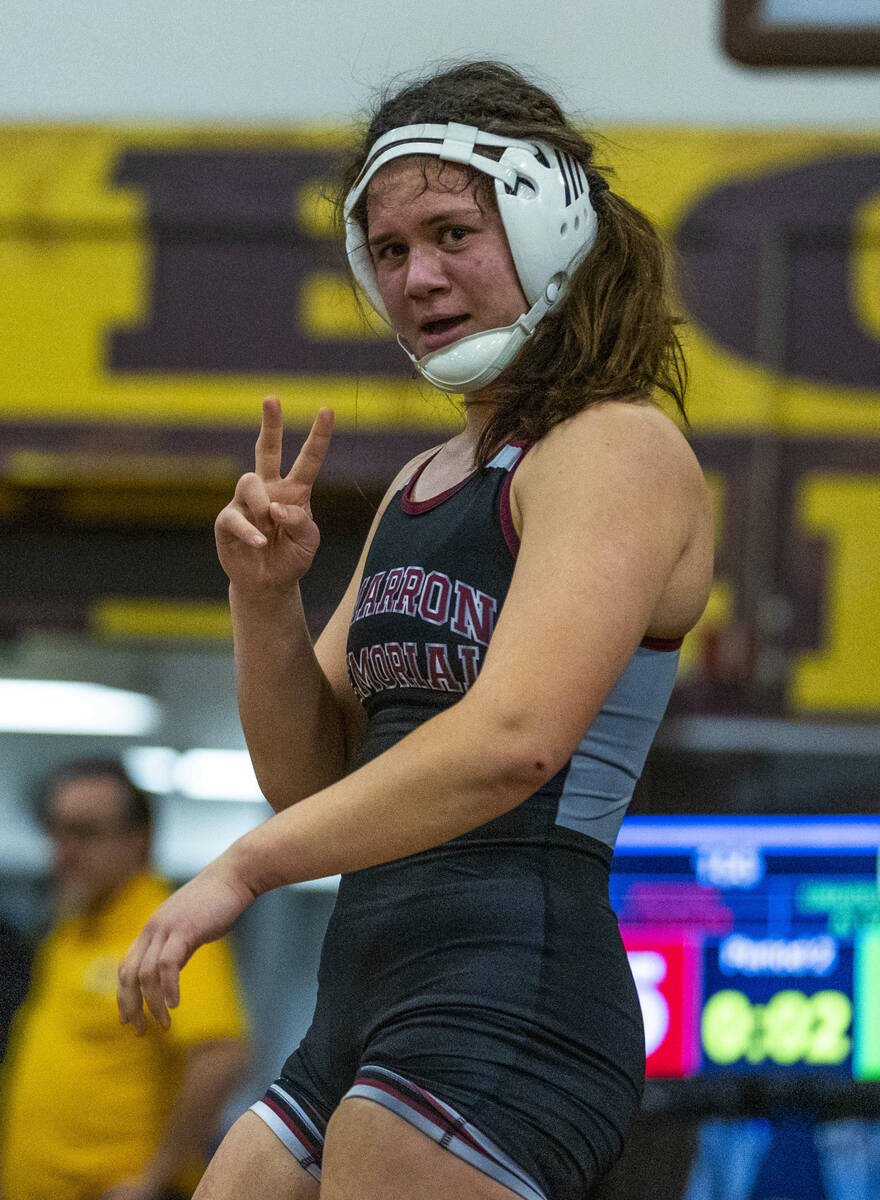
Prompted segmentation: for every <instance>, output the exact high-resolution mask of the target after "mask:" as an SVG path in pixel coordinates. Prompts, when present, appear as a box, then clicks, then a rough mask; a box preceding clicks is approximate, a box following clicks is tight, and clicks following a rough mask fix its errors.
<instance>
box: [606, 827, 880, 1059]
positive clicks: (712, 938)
mask: <svg viewBox="0 0 880 1200" xmlns="http://www.w3.org/2000/svg"><path fill="white" fill-rule="evenodd" d="M878 853H880V817H878V818H861V817H810V818H801V817H788V818H784V819H780V818H778V817H773V818H727V817H714V818H713V817H709V818H706V817H703V818H699V819H693V818H689V817H651V818H648V817H630V818H628V819H627V820H626V821H625V822H624V824H623V827H622V829H621V832H620V836H619V838H618V842H617V847H616V850H615V856H614V864H613V866H612V874H611V903H612V906H613V907H614V909H615V911H616V912H617V915H618V920H619V922H620V928H621V933H622V936H623V941H624V945H625V946H626V949H627V954H628V957H629V962H630V967H631V969H632V972H633V977H634V979H635V982H636V987H637V989H638V993H639V1000H640V1002H641V1007H642V1016H643V1018H644V1024H645V1043H646V1052H647V1072H648V1075H649V1077H655V1078H686V1077H689V1076H693V1075H697V1074H700V1075H704V1076H705V1075H709V1074H721V1073H724V1072H736V1073H738V1074H742V1073H744V1072H756V1071H760V1072H777V1073H781V1072H792V1071H798V1072H808V1073H812V1074H816V1073H819V1072H824V1073H831V1074H833V1075H835V1076H837V1077H838V1078H840V1079H846V1078H849V1079H855V1080H880V887H878Z"/></svg>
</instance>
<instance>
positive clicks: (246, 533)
mask: <svg viewBox="0 0 880 1200" xmlns="http://www.w3.org/2000/svg"><path fill="white" fill-rule="evenodd" d="M283 432H284V425H283V422H282V419H281V404H280V402H279V401H278V399H277V397H275V396H267V397H266V399H265V400H264V401H263V418H262V422H261V424H260V436H259V437H258V438H257V445H256V450H255V453H254V468H255V469H254V470H253V471H249V472H248V473H247V474H246V475H242V477H241V479H239V481H238V483H237V485H236V488H235V495H234V496H233V498H232V500H230V502H229V504H227V505H226V507H225V508H224V509H223V510H222V512H221V513H220V514H219V516H218V517H217V520H216V521H215V522H214V536H215V538H216V541H217V554H218V556H219V558H220V563H221V566H222V567H223V570H224V571H225V572H226V574H227V575H228V576H229V578H230V580H231V582H232V583H234V584H235V586H236V587H237V588H238V589H239V590H240V591H243V592H246V591H253V592H256V591H262V592H265V590H266V589H269V590H275V591H284V590H286V589H288V588H289V587H290V586H291V585H292V584H294V583H296V582H297V580H299V579H302V577H303V575H305V573H306V571H308V569H309V567H310V566H311V564H312V559H313V558H314V556H315V551H316V550H317V549H318V543H319V542H320V540H321V537H320V534H319V532H318V527H317V525H316V524H315V522H314V521H313V520H312V509H311V496H312V486H313V485H314V482H315V479H316V478H317V476H318V472H319V471H320V469H321V466H322V464H323V462H324V458H325V457H326V454H327V448H328V447H329V445H330V438H331V435H332V432H333V412H332V410H331V409H329V408H322V409H321V410H320V411H319V412H318V415H317V416H316V417H315V419H314V421H313V423H312V428H311V429H310V430H309V435H308V437H307V438H306V440H305V442H304V443H303V446H302V449H301V450H300V452H299V454H298V455H297V457H296V461H295V462H294V464H293V466H292V467H291V468H290V470H289V471H288V472H287V474H286V475H285V476H283V477H282V475H281V443H282V438H283Z"/></svg>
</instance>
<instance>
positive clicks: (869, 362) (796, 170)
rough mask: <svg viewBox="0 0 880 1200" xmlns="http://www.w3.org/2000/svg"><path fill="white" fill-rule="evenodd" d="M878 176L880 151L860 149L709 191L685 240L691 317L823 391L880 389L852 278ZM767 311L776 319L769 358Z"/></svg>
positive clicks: (680, 239)
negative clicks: (860, 217) (858, 226)
mask: <svg viewBox="0 0 880 1200" xmlns="http://www.w3.org/2000/svg"><path fill="white" fill-rule="evenodd" d="M878 180H880V155H877V154H860V155H848V156H841V157H840V158H829V159H822V160H819V161H816V162H810V163H807V164H805V165H802V166H797V167H793V168H791V169H788V170H781V171H772V172H769V173H767V174H765V175H762V176H759V177H758V178H749V179H745V180H741V181H737V182H733V183H726V184H724V185H723V186H721V187H719V188H717V189H716V190H715V191H713V192H710V193H709V195H708V196H705V197H704V198H702V199H701V200H700V201H699V202H698V203H697V205H696V206H695V207H694V208H693V209H692V210H691V212H690V213H689V214H688V215H687V216H686V217H685V218H684V220H683V221H682V222H681V224H680V226H679V228H678V230H677V233H676V243H677V250H678V254H679V258H680V262H681V272H682V292H683V296H684V300H685V303H686V305H687V307H688V308H689V310H690V313H691V315H692V316H693V317H694V319H695V320H696V321H698V322H699V323H700V324H702V325H704V326H705V327H706V328H707V329H708V330H709V331H710V332H711V333H712V334H713V335H714V336H715V337H716V338H717V339H718V340H719V341H720V342H721V343H722V344H723V345H725V346H726V347H729V348H730V349H732V350H734V351H735V352H736V353H738V354H740V355H742V356H743V357H744V358H747V359H751V360H752V361H754V362H758V363H763V364H764V365H766V366H770V367H773V368H775V369H779V370H783V371H785V372H786V373H787V374H791V375H795V376H800V377H802V378H805V379H810V380H814V381H816V382H819V383H823V384H832V385H835V384H836V385H838V386H849V387H859V388H871V389H876V388H877V387H878V381H880V341H878V340H877V339H875V338H872V337H871V336H870V334H869V333H867V332H866V331H865V330H864V328H863V327H862V326H861V325H860V324H859V322H858V319H857V317H856V314H855V313H854V312H853V309H852V294H853V289H852V283H851V273H852V266H853V261H854V245H853V219H854V215H855V213H856V211H857V209H858V208H859V206H860V205H862V204H863V203H864V202H865V201H866V200H867V199H868V198H869V197H870V196H871V195H872V194H873V193H875V192H876V191H877V181H878ZM774 255H775V257H776V259H777V265H776V266H775V267H774V264H773V262H772V261H771V258H770V256H774ZM761 314H765V316H764V318H763V319H765V320H766V321H768V322H769V323H770V329H769V332H770V339H769V340H770V344H771V349H770V352H769V356H768V350H767V348H766V344H767V341H768V337H767V330H763V331H762V329H761V328H760V327H759V322H760V321H761V319H762V317H761Z"/></svg>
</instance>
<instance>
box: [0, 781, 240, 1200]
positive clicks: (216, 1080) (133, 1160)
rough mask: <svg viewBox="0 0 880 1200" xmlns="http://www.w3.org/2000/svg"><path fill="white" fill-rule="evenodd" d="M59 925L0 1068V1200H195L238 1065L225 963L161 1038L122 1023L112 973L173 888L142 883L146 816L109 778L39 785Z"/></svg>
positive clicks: (185, 982) (201, 955)
mask: <svg viewBox="0 0 880 1200" xmlns="http://www.w3.org/2000/svg"><path fill="white" fill-rule="evenodd" d="M41 809H42V811H41V817H42V820H43V822H44V825H45V828H46V831H47V833H48V835H49V838H50V839H51V843H52V850H53V869H54V879H55V884H56V888H57V903H58V920H57V923H56V925H55V927H54V929H53V930H52V932H51V933H50V934H49V936H48V937H47V938H46V940H45V941H44V942H43V943H42V945H41V946H40V947H39V950H38V952H37V957H36V960H35V964H34V975H33V981H32V984H31V988H30V991H29V993H28V997H27V999H26V1001H25V1003H24V1004H23V1005H22V1007H21V1009H20V1010H19V1013H18V1016H17V1018H16V1021H15V1024H14V1026H13V1030H12V1035H11V1039H10V1045H9V1053H8V1057H7V1062H6V1064H5V1067H4V1078H3V1091H2V1110H0V1178H2V1183H0V1196H2V1200H178V1198H182V1197H186V1196H188V1195H190V1194H191V1192H192V1190H193V1189H194V1187H195V1184H196V1183H197V1182H198V1179H199V1177H200V1175H201V1172H202V1169H203V1167H204V1163H205V1157H206V1151H208V1150H209V1149H210V1148H211V1140H212V1138H213V1137H214V1135H215V1130H216V1125H217V1122H218V1119H219V1117H220V1114H221V1110H222V1108H223V1106H224V1105H225V1103H226V1101H227V1100H228V1099H229V1097H230V1095H231V1093H232V1092H233V1090H234V1088H235V1085H236V1084H237V1082H238V1081H239V1079H240V1077H241V1073H242V1069H243V1066H244V1062H245V1055H246V1051H245V1040H244V1039H245V1018H244V1013H243V1010H242V1007H241V1003H240V1000H239V997H238V990H237V985H236V976H235V970H234V965H233V961H232V956H231V953H230V950H229V947H228V946H227V945H226V944H225V943H223V942H215V943H212V944H210V945H207V946H204V947H202V948H201V949H200V950H198V951H197V952H196V954H195V955H194V956H193V958H192V960H191V961H190V962H189V963H188V964H187V966H186V968H185V970H184V972H183V975H182V977H181V1002H180V1007H179V1009H178V1010H176V1012H175V1015H174V1022H173V1023H172V1028H171V1030H170V1031H169V1032H168V1033H163V1032H162V1031H161V1030H160V1029H158V1027H155V1026H153V1027H151V1028H150V1029H149V1030H148V1032H147V1033H146V1034H145V1035H144V1036H143V1037H141V1038H138V1037H135V1036H134V1034H133V1033H132V1031H131V1029H128V1028H125V1027H123V1026H122V1025H120V1023H119V1016H118V1013H117V1011H116V970H117V966H118V963H119V960H120V958H121V957H122V955H123V954H124V953H125V951H126V949H127V948H128V946H129V944H130V942H131V941H132V939H133V938H134V937H135V936H136V935H137V933H138V932H139V931H140V929H141V928H142V926H143V924H144V923H145V922H146V921H147V920H148V919H149V917H150V915H151V914H152V913H153V911H154V910H155V908H156V906H157V905H158V904H159V903H161V901H162V900H163V899H164V898H165V897H166V896H167V895H168V894H169V892H170V890H171V889H170V888H169V886H168V885H167V884H166V883H165V881H164V880H162V879H160V878H158V877H157V876H156V875H155V874H153V873H152V872H151V871H150V869H149V859H150V846H151V811H150V804H149V800H148V798H147V796H146V795H145V794H144V793H143V792H141V791H140V790H139V789H138V788H136V787H135V786H134V785H133V783H132V782H131V780H130V779H129V778H128V776H127V774H126V773H125V771H124V770H123V768H122V767H121V766H120V764H119V763H117V762H115V761H113V760H100V759H95V760H87V761H86V760H82V761H78V762H74V763H71V764H69V765H67V766H65V767H62V768H61V769H59V770H57V771H55V772H54V773H53V774H52V775H51V776H50V778H49V780H48V781H47V784H46V787H45V789H44V793H43V798H42V803H41Z"/></svg>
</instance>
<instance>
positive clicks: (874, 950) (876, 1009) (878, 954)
mask: <svg viewBox="0 0 880 1200" xmlns="http://www.w3.org/2000/svg"><path fill="white" fill-rule="evenodd" d="M854 974H855V987H854V995H855V1009H856V1021H855V1046H854V1047H853V1077H854V1078H855V1079H880V930H877V929H868V930H865V931H864V932H863V933H861V934H860V935H859V937H858V939H857V940H856V961H855V972H854Z"/></svg>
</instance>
